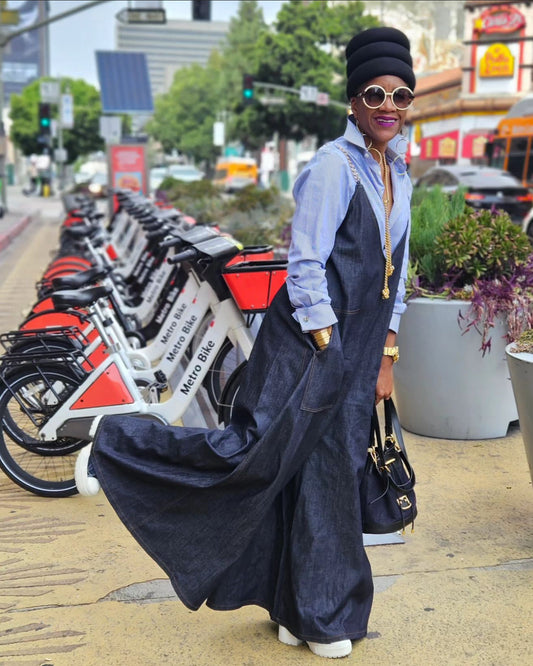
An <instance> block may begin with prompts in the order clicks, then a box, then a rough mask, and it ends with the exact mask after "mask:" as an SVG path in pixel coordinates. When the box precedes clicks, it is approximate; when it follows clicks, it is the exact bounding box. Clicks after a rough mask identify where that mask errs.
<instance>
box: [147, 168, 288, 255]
mask: <svg viewBox="0 0 533 666" xmlns="http://www.w3.org/2000/svg"><path fill="white" fill-rule="evenodd" d="M160 191H164V193H165V199H166V200H167V201H168V202H169V203H170V204H171V205H173V206H175V207H176V208H179V209H180V210H181V211H183V212H184V213H185V214H186V215H191V216H192V217H194V218H195V219H196V221H197V222H198V223H199V224H213V223H217V224H218V225H219V227H220V229H221V230H222V231H224V232H226V233H229V234H231V235H232V236H234V237H235V238H236V239H237V240H238V241H240V242H241V243H242V244H243V245H273V246H274V247H281V246H282V245H284V244H285V242H286V241H285V239H284V233H285V231H286V229H287V226H288V225H289V222H290V219H291V217H292V214H293V212H294V209H293V204H292V200H291V199H289V198H287V197H285V196H283V195H282V194H281V193H280V192H279V190H277V189H276V188H274V187H272V188H269V189H265V190H262V189H259V188H257V187H255V186H253V185H251V186H249V187H245V188H243V189H242V190H239V191H238V192H236V193H235V194H232V195H227V194H223V193H222V191H221V190H220V189H219V188H218V187H215V186H214V185H213V183H212V182H211V181H209V180H201V181H195V182H192V183H184V182H181V181H176V180H174V179H172V178H168V179H165V180H164V181H163V182H162V183H161V186H160Z"/></svg>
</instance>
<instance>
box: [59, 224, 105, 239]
mask: <svg viewBox="0 0 533 666" xmlns="http://www.w3.org/2000/svg"><path fill="white" fill-rule="evenodd" d="M62 231H64V233H65V234H67V236H71V237H72V238H76V239H77V238H88V237H89V236H92V235H94V234H96V233H98V228H97V227H91V226H89V225H88V224H73V225H72V226H70V227H64V229H63V230H62Z"/></svg>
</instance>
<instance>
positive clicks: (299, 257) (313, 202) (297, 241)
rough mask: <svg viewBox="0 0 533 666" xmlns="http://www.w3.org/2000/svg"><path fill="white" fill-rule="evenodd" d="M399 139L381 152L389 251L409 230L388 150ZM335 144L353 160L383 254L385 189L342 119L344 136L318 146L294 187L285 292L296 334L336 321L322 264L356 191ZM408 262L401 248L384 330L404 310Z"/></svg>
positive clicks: (401, 182)
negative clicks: (389, 195)
mask: <svg viewBox="0 0 533 666" xmlns="http://www.w3.org/2000/svg"><path fill="white" fill-rule="evenodd" d="M403 140H404V139H403V138H402V137H400V136H397V137H395V138H394V139H393V140H392V141H391V142H390V143H389V145H388V148H387V150H386V153H385V157H386V159H387V161H388V163H389V164H390V167H391V177H392V188H393V194H394V205H393V207H392V210H391V213H390V219H389V223H390V231H391V242H392V251H393V252H394V250H395V248H396V246H397V245H398V243H399V242H400V241H401V239H402V237H403V235H404V233H405V231H406V230H408V231H409V227H410V222H411V213H410V202H411V192H412V184H411V179H410V178H409V175H408V173H407V171H406V167H405V162H404V161H403V158H402V157H401V156H399V155H398V153H396V152H395V150H394V147H395V146H397V145H398V143H399V142H400V141H403ZM339 146H342V147H343V149H344V150H346V151H347V152H348V153H349V154H350V157H351V158H352V159H353V162H354V165H355V168H356V170H357V173H358V174H359V178H360V181H361V185H362V186H363V187H364V188H365V192H366V194H367V196H368V199H369V201H370V204H371V206H372V210H373V211H374V214H375V216H376V219H377V221H378V224H379V232H380V235H381V245H382V248H383V254H384V255H385V207H384V205H383V193H384V189H385V186H384V184H383V181H382V178H381V169H380V166H379V164H378V163H377V161H376V160H375V159H374V158H373V157H372V155H371V153H370V152H369V151H368V150H367V148H366V145H365V142H364V139H363V136H362V134H361V132H360V131H359V130H358V129H357V128H356V126H355V125H354V124H353V123H352V122H351V121H350V120H348V123H347V127H346V131H345V133H344V136H343V137H339V138H338V139H336V140H335V141H331V142H330V143H327V144H326V145H324V146H322V148H320V150H318V152H317V153H316V155H315V156H314V157H313V159H312V160H311V161H310V162H309V163H308V164H307V165H306V166H305V168H304V169H303V171H302V172H301V174H300V175H299V176H298V178H297V179H296V182H295V184H294V189H293V195H294V199H295V201H296V210H295V213H294V217H293V221H292V242H291V246H290V248H289V265H288V278H287V289H288V292H289V298H290V301H291V303H292V305H293V307H294V308H295V312H294V314H293V316H294V318H295V319H296V321H298V322H299V324H300V326H301V327H302V331H311V330H315V329H319V328H325V327H327V326H330V325H332V324H334V323H336V322H337V318H336V316H335V313H334V312H333V309H332V307H331V299H330V297H329V294H328V285H327V280H326V262H327V260H328V258H329V256H330V254H331V252H332V250H333V246H334V243H335V234H336V233H337V229H338V228H339V227H340V225H341V223H342V221H343V220H344V218H345V216H346V212H347V210H348V205H349V203H350V201H351V199H352V197H353V195H354V192H355V188H356V187H357V183H356V181H355V179H354V176H353V174H352V171H351V169H350V166H349V164H348V159H347V157H346V155H345V154H343V153H342V151H341V150H340V149H339ZM395 158H396V161H394V160H395ZM408 261H409V246H408V244H406V246H405V254H404V258H403V263H402V266H401V275H400V281H399V285H398V292H397V295H396V301H395V303H394V309H393V314H392V317H391V321H390V325H389V329H390V330H392V331H395V332H397V331H398V327H399V324H400V316H401V314H402V313H403V312H404V310H405V307H406V306H405V304H404V297H405V281H406V278H407V265H408Z"/></svg>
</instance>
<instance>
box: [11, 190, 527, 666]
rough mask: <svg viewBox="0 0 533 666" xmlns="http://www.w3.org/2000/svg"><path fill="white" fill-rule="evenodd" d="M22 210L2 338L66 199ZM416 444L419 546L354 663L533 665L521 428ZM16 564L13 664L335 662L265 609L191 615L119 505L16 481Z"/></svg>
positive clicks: (404, 561)
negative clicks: (44, 492) (289, 641)
mask: <svg viewBox="0 0 533 666" xmlns="http://www.w3.org/2000/svg"><path fill="white" fill-rule="evenodd" d="M9 194H11V193H9ZM8 201H10V202H11V201H12V202H13V204H12V206H11V208H12V209H13V211H16V215H15V214H12V213H8V214H7V215H6V217H5V218H4V219H3V220H0V224H1V225H2V226H1V227H0V229H1V230H2V231H1V233H5V230H6V229H8V227H9V225H15V224H17V222H19V221H20V220H21V219H22V218H24V217H25V216H26V215H28V214H29V213H32V221H31V222H30V223H28V224H27V225H26V226H25V227H24V228H23V229H22V230H21V231H20V233H19V234H18V235H14V236H13V238H12V240H11V242H10V243H9V244H8V246H7V247H5V248H4V249H3V250H1V251H0V280H1V281H0V326H1V328H2V331H0V332H5V331H7V330H10V329H11V328H16V327H17V326H18V324H19V323H20V321H21V319H22V312H23V311H24V310H25V309H27V308H28V307H29V306H30V305H31V304H32V302H33V300H34V297H35V282H36V281H37V280H38V279H39V278H40V276H41V274H42V271H43V269H44V267H45V266H46V264H47V263H48V261H49V260H50V257H51V253H53V251H54V249H55V248H56V247H57V234H58V229H59V222H60V217H61V215H62V207H61V203H60V201H59V199H57V198H50V199H46V200H44V199H41V200H33V199H32V200H29V199H23V198H22V197H20V198H19V199H17V198H16V193H15V194H13V195H12V196H11V197H10V198H8ZM38 211H40V212H41V215H40V216H39V215H38V214H37V213H38ZM19 215H20V217H18V216H19ZM8 230H9V229H8ZM405 441H406V445H407V448H408V451H409V455H410V458H411V461H412V463H413V465H414V467H415V470H416V473H417V481H418V483H417V495H418V504H419V517H418V518H417V520H416V525H415V532H414V533H413V534H411V533H410V532H408V533H407V534H406V535H405V537H404V540H405V543H403V544H395V545H383V546H376V547H370V548H368V555H369V558H370V560H371V562H372V566H373V571H374V582H375V587H376V595H375V603H374V608H373V611H372V615H371V618H370V626H369V637H368V638H367V639H365V640H363V641H360V642H359V643H356V644H355V645H354V650H353V653H352V655H351V656H350V657H348V658H346V659H345V660H344V661H345V662H346V663H347V664H348V663H352V662H353V663H354V664H355V663H358V664H365V665H366V666H378V665H379V666H393V665H394V664H397V663H398V661H401V660H402V659H407V660H408V661H409V662H410V663H411V664H413V665H414V666H425V665H426V664H432V666H450V665H457V666H470V665H471V666H478V665H479V666H481V665H483V666H486V665H492V666H504V665H505V666H518V665H521V664H525V663H530V662H531V661H532V658H533V636H532V632H531V626H532V619H533V508H532V507H533V496H532V488H531V482H530V478H529V470H528V466H527V461H526V457H525V452H524V447H523V443H522V439H521V436H520V432H519V429H518V428H517V427H514V428H512V429H511V430H510V432H509V434H508V435H507V436H506V437H504V438H502V439H497V440H483V441H468V442H463V441H451V440H437V439H431V438H426V437H419V436H416V435H413V434H411V433H405ZM191 538H194V535H193V534H191ZM0 563H1V567H0V666H14V665H17V664H20V665H24V666H40V665H41V664H49V665H52V664H53V666H72V665H73V664H83V665H84V666H102V664H105V666H124V664H131V665H133V666H137V665H138V666H140V665H141V664H143V665H144V664H150V665H152V664H153V665H154V666H155V665H158V666H163V665H165V664H182V665H183V666H204V665H205V666H207V665H210V666H211V665H213V666H216V665H217V664H220V665H221V666H222V665H224V666H228V665H231V666H241V665H242V666H244V665H245V664H246V665H248V666H268V664H276V665H279V664H291V665H297V664H314V663H318V661H319V658H318V657H315V656H314V655H312V654H311V652H310V651H309V650H308V649H307V648H306V647H304V646H302V647H298V648H295V647H288V646H286V645H282V644H281V643H279V642H278V641H277V639H276V627H275V625H274V624H273V623H272V622H270V621H269V619H268V616H267V614H266V613H265V612H264V611H262V610H261V609H258V608H255V607H248V608H243V609H240V610H238V611H231V612H225V613H221V612H214V611H211V610H209V609H207V608H205V607H203V608H201V609H200V611H198V612H196V613H195V612H191V611H189V610H187V609H186V608H185V607H184V606H183V605H182V604H181V603H180V602H178V601H177V600H176V597H175V596H174V594H173V592H172V590H171V588H170V585H169V583H168V581H167V580H166V578H165V575H164V573H163V572H162V571H161V569H159V567H158V566H157V565H156V564H155V563H154V562H153V561H152V560H151V559H150V558H149V557H148V556H147V555H146V554H145V553H144V551H142V550H141V548H140V547H139V546H138V545H137V543H136V542H135V541H134V539H133V538H132V537H131V535H130V534H129V533H128V532H127V531H126V529H125V528H124V527H123V526H122V524H121V523H120V521H119V520H118V518H117V517H116V515H115V513H114V512H113V511H112V510H111V508H110V506H109V504H108V502H107V500H106V498H105V496H104V495H103V494H99V495H97V496H96V497H92V498H83V497H80V496H73V497H70V498H64V499H48V498H42V497H37V496H35V495H32V494H30V493H27V492H25V491H23V490H22V489H21V488H19V487H18V486H16V485H15V484H14V483H12V482H11V481H10V480H9V479H8V478H7V477H5V476H4V475H3V474H2V475H0Z"/></svg>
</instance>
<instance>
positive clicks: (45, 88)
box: [39, 81, 61, 104]
mask: <svg viewBox="0 0 533 666" xmlns="http://www.w3.org/2000/svg"><path fill="white" fill-rule="evenodd" d="M39 89H40V93H41V102H48V104H59V98H60V96H61V85H60V83H59V81H41V83H40V84H39Z"/></svg>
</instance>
